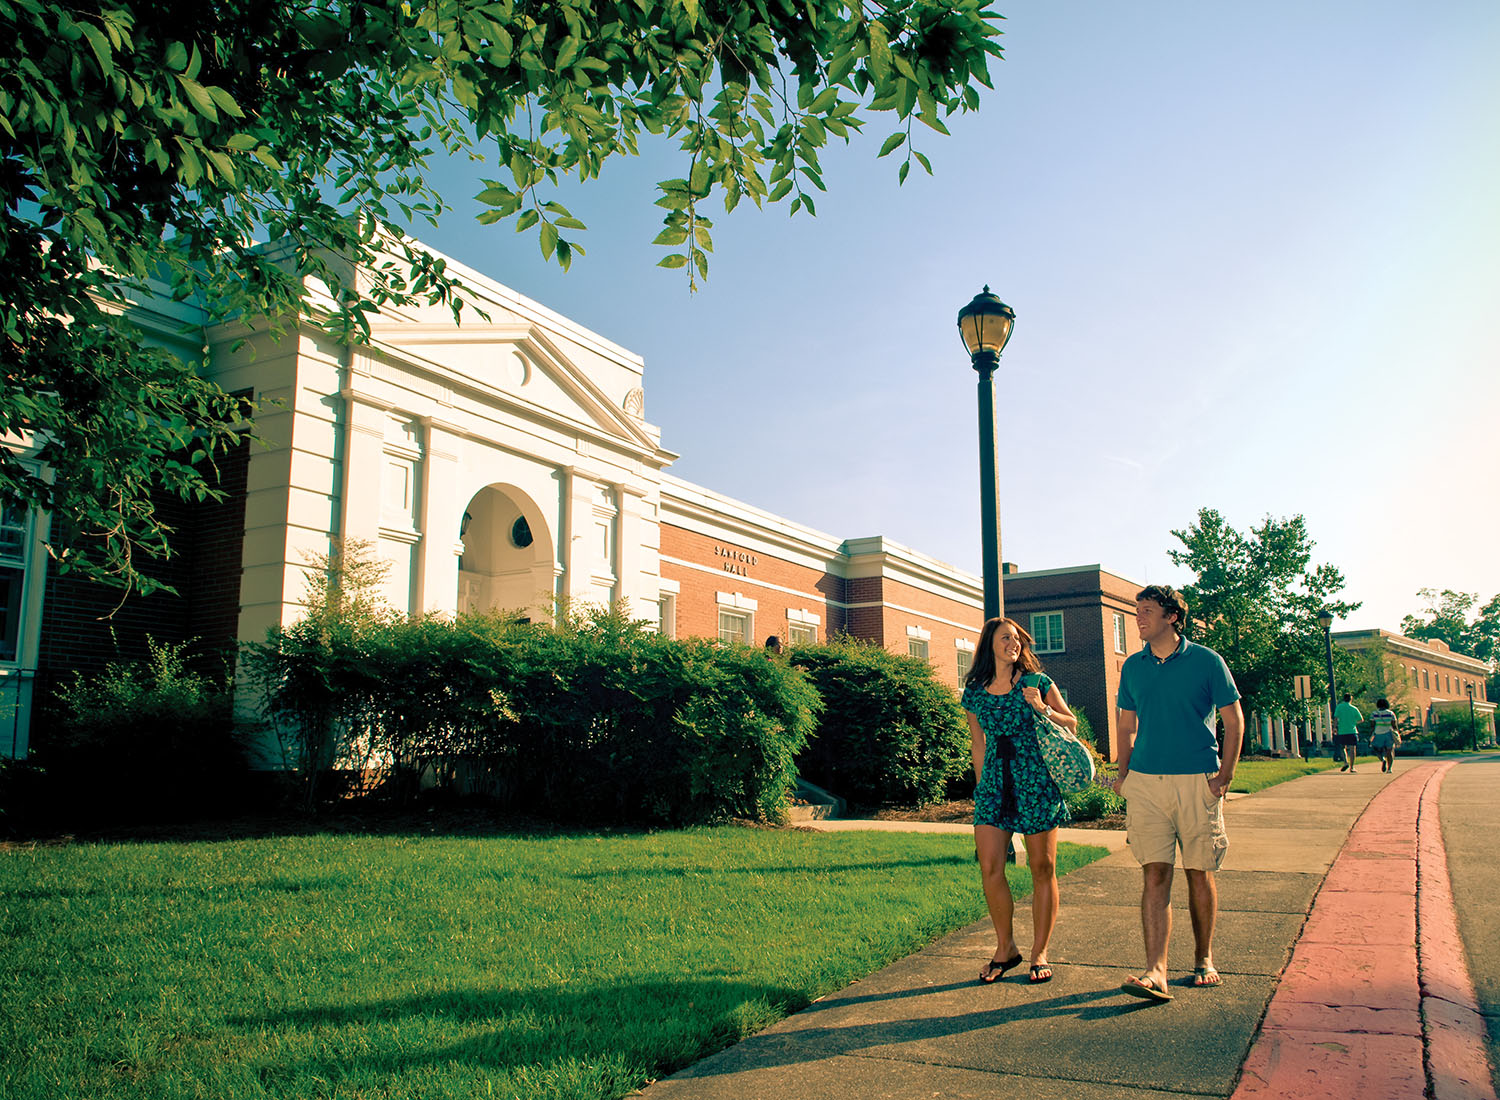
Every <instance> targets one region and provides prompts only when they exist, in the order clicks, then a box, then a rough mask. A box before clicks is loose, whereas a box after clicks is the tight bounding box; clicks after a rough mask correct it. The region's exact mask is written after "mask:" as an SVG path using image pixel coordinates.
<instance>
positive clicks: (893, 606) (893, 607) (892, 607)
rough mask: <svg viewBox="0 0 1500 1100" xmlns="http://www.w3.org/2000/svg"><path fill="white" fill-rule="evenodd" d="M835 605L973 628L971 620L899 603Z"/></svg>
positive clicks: (961, 628)
mask: <svg viewBox="0 0 1500 1100" xmlns="http://www.w3.org/2000/svg"><path fill="white" fill-rule="evenodd" d="M829 602H830V603H832V602H833V601H832V600H830V601H829ZM835 606H842V607H843V608H844V609H845V610H847V611H856V610H859V609H861V608H865V607H883V608H885V609H886V610H887V611H901V612H904V613H905V614H907V615H915V616H917V618H919V619H926V620H927V621H928V622H930V623H942V624H943V625H944V626H951V627H954V628H956V629H958V630H973V629H974V624H973V623H972V622H967V623H961V622H957V621H956V620H954V619H945V618H943V617H942V616H941V615H934V614H932V613H931V612H927V611H918V610H917V609H916V608H915V607H905V606H903V605H902V604H899V603H873V602H872V603H846V604H842V605H835Z"/></svg>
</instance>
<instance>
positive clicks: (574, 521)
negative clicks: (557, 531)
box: [557, 466, 595, 600]
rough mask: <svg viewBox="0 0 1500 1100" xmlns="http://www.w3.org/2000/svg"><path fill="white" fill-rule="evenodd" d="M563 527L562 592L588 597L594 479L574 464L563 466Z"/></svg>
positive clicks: (559, 547) (560, 542)
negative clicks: (589, 540) (589, 539)
mask: <svg viewBox="0 0 1500 1100" xmlns="http://www.w3.org/2000/svg"><path fill="white" fill-rule="evenodd" d="M562 475H563V478H562V481H563V492H562V517H563V530H562V533H561V535H560V537H559V538H558V545H557V554H558V564H559V565H561V566H562V594H563V595H564V596H566V597H568V598H569V599H575V600H587V599H589V598H590V595H591V593H590V588H591V587H592V585H593V559H592V558H591V557H590V556H589V553H588V551H589V545H588V538H589V535H590V534H592V533H593V530H594V490H595V483H594V479H593V478H592V477H590V476H589V474H588V473H586V472H585V471H583V470H580V469H579V468H578V467H577V466H564V467H563V469H562Z"/></svg>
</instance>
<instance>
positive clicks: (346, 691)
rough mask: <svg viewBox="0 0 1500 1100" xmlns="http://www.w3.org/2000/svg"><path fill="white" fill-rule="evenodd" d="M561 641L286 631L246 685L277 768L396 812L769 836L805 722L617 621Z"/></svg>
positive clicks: (460, 625) (765, 687)
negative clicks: (375, 792)
mask: <svg viewBox="0 0 1500 1100" xmlns="http://www.w3.org/2000/svg"><path fill="white" fill-rule="evenodd" d="M561 618H562V620H563V625H562V626H561V628H560V629H553V628H552V627H550V626H543V625H538V624H530V623H523V622H520V621H518V620H517V619H516V618H515V617H514V616H506V615H500V614H485V615H470V616H462V617H460V618H459V619H458V620H457V621H448V620H444V619H441V618H437V617H429V618H422V619H416V620H412V621H406V620H398V619H394V618H386V619H371V620H366V621H364V622H363V623H362V624H361V625H360V626H359V628H358V629H357V630H350V629H342V628H340V629H322V630H321V631H320V632H319V633H317V634H316V636H314V635H313V633H312V631H310V630H307V629H302V628H301V624H298V625H297V626H294V627H291V628H288V629H287V630H282V631H273V632H272V633H271V635H270V637H269V638H268V641H267V643H266V644H265V645H264V646H261V647H257V652H256V656H255V659H254V661H253V662H252V664H253V667H254V668H255V669H256V675H257V682H258V683H259V684H260V686H261V689H262V691H263V692H264V693H265V699H266V709H267V712H268V714H269V715H270V716H271V718H272V720H273V721H274V722H275V724H276V727H277V729H278V731H279V735H280V736H281V737H282V740H283V743H284V744H286V745H287V746H288V747H289V752H288V759H289V760H290V761H291V762H292V763H293V764H295V766H297V767H298V768H300V769H304V770H307V771H308V772H309V773H312V774H311V775H310V777H309V779H308V780H307V789H308V791H309V792H310V793H309V800H310V804H312V805H316V804H317V802H318V800H319V795H318V793H317V792H318V790H319V789H320V787H324V788H326V786H327V783H326V778H325V780H324V781H322V782H321V783H320V782H319V781H317V780H316V778H315V775H316V773H317V772H319V771H321V772H322V773H324V774H325V776H326V775H327V774H328V773H330V772H354V773H358V774H360V775H362V776H364V777H366V778H371V777H373V778H376V779H378V780H379V781H380V789H381V790H383V791H384V792H386V793H389V794H391V795H392V796H393V797H396V798H398V799H402V800H407V799H410V798H411V797H413V796H414V795H415V794H416V793H417V792H418V791H419V790H422V789H429V790H430V789H434V788H435V789H437V790H440V791H446V792H452V793H457V794H480V795H484V796H486V797H488V798H489V799H492V800H493V801H495V802H496V803H498V804H499V805H500V806H502V807H504V808H506V809H508V810H512V811H516V812H524V813H527V814H531V815H534V816H538V817H543V818H546V819H549V820H556V821H618V822H632V823H646V824H667V825H685V824H693V823H699V822H706V821H712V820H716V819H722V818H726V817H753V818H759V819H772V820H779V819H781V818H782V817H783V816H784V814H785V811H786V805H787V796H788V793H789V790H790V788H791V787H792V785H793V784H794V782H795V779H796V772H795V768H794V763H793V762H794V759H795V756H796V753H797V751H798V750H799V749H800V748H801V747H802V745H803V743H804V742H805V741H806V739H807V737H808V735H809V733H810V732H811V730H812V728H813V723H814V720H815V715H816V712H817V710H818V708H819V700H818V697H817V693H816V692H815V691H813V689H812V687H811V686H810V685H809V683H808V682H807V679H806V678H805V677H804V676H803V675H802V674H801V673H799V672H797V671H796V670H795V669H793V668H791V667H790V666H789V665H787V664H785V663H784V662H779V661H772V660H769V659H768V658H767V657H766V656H765V655H764V654H763V653H761V651H759V650H754V649H747V648H738V647H730V648H725V647H722V646H719V645H717V644H716V643H710V642H706V641H696V640H689V641H676V640H673V639H670V638H663V637H661V636H659V635H656V634H653V633H649V632H647V631H646V630H645V629H644V628H643V625H642V624H640V623H638V622H632V621H631V620H629V619H628V618H627V617H625V616H624V615H623V614H621V613H620V612H619V611H618V610H613V611H611V610H604V609H600V610H596V611H594V612H591V613H582V614H573V613H567V614H564V615H562V616H561Z"/></svg>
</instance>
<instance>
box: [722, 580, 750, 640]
mask: <svg viewBox="0 0 1500 1100" xmlns="http://www.w3.org/2000/svg"><path fill="white" fill-rule="evenodd" d="M714 601H715V602H716V603H717V604H718V605H719V641H721V642H726V643H734V644H736V645H749V644H750V642H751V639H753V638H754V637H755V608H756V603H755V601H754V600H752V599H751V598H750V597H748V596H744V595H741V594H740V593H738V592H717V593H715V594H714Z"/></svg>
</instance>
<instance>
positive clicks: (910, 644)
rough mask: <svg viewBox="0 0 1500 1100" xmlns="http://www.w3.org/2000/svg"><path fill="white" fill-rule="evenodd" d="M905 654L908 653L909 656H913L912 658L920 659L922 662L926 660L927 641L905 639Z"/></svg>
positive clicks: (923, 639)
mask: <svg viewBox="0 0 1500 1100" xmlns="http://www.w3.org/2000/svg"><path fill="white" fill-rule="evenodd" d="M906 652H907V653H909V654H911V656H913V657H920V658H922V660H924V661H925V660H927V639H926V638H908V639H906Z"/></svg>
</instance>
